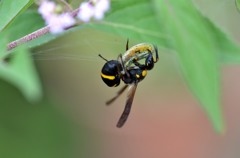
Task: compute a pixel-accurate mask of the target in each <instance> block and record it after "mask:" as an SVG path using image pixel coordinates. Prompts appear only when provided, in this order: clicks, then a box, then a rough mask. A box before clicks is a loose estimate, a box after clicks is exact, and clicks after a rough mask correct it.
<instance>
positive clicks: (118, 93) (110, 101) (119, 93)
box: [106, 84, 128, 105]
mask: <svg viewBox="0 0 240 158" xmlns="http://www.w3.org/2000/svg"><path fill="white" fill-rule="evenodd" d="M127 87H128V85H127V84H126V85H125V86H123V87H122V88H121V89H120V90H119V91H118V92H117V94H116V96H114V97H113V98H112V99H110V100H108V101H107V102H106V105H110V104H111V103H112V102H113V101H114V100H116V99H117V98H118V97H119V96H120V95H121V94H122V93H123V92H124V91H125V90H126V89H127Z"/></svg>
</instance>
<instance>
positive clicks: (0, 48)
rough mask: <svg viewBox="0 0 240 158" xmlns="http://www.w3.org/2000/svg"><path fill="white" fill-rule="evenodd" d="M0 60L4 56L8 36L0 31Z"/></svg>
mask: <svg viewBox="0 0 240 158" xmlns="http://www.w3.org/2000/svg"><path fill="white" fill-rule="evenodd" d="M0 41H1V42H0V60H2V59H3V58H4V57H5V56H6V51H7V47H6V46H7V43H8V41H9V40H8V37H7V36H6V33H3V32H0Z"/></svg>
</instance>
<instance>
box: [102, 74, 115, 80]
mask: <svg viewBox="0 0 240 158" xmlns="http://www.w3.org/2000/svg"><path fill="white" fill-rule="evenodd" d="M101 76H102V78H106V79H109V80H114V79H115V76H109V75H104V74H101Z"/></svg>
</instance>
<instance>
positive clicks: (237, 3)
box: [235, 0, 240, 11]
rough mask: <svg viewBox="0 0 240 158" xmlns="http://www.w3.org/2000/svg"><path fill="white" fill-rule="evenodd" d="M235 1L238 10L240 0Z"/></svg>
mask: <svg viewBox="0 0 240 158" xmlns="http://www.w3.org/2000/svg"><path fill="white" fill-rule="evenodd" d="M235 3H236V7H237V9H238V11H240V0H235Z"/></svg>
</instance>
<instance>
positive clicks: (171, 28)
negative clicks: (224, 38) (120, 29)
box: [154, 0, 224, 132]
mask: <svg viewBox="0 0 240 158" xmlns="http://www.w3.org/2000/svg"><path fill="white" fill-rule="evenodd" d="M154 2H155V3H154V6H155V7H156V8H155V10H156V12H157V13H158V15H159V17H160V18H159V20H160V21H162V23H163V25H162V26H161V27H164V29H165V31H166V33H168V34H169V35H170V36H171V37H172V39H171V41H172V44H173V46H174V47H175V49H176V51H177V55H178V57H179V61H180V65H181V69H182V71H183V74H184V77H185V78H186V80H187V83H188V85H189V86H190V88H191V89H192V91H193V93H194V94H195V95H196V96H197V98H198V99H199V100H200V102H201V104H202V106H203V107H204V109H205V110H206V112H207V114H208V115H209V118H210V119H211V121H212V123H213V125H214V128H215V129H216V130H217V131H218V132H223V131H224V124H223V118H222V110H221V107H220V83H219V65H218V60H217V51H218V49H217V48H216V46H215V37H214V36H213V35H212V33H211V29H210V28H209V26H208V23H207V22H206V20H205V19H204V18H203V17H202V15H201V14H199V12H198V11H197V10H196V9H195V7H194V6H193V5H192V3H191V1H185V0H178V1H176V0H155V1H154Z"/></svg>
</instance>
